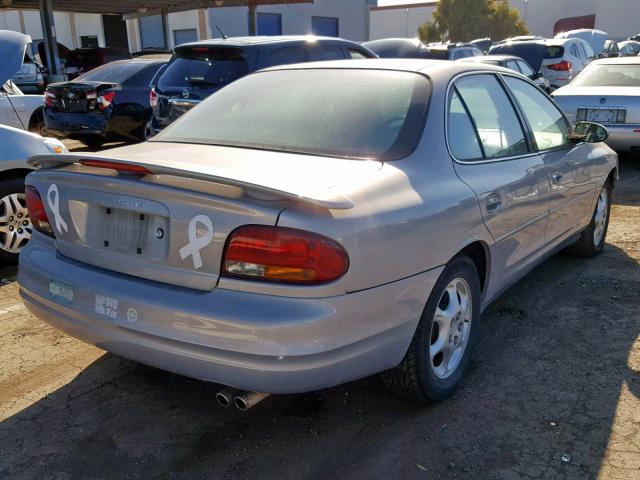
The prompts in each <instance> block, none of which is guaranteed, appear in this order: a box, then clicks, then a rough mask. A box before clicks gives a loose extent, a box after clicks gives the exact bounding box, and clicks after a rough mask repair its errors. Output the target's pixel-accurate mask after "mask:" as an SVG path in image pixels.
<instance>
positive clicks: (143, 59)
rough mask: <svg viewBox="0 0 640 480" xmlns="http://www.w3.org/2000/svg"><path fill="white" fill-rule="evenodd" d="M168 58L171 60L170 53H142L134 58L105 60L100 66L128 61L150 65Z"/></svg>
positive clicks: (165, 60) (164, 61) (126, 62)
mask: <svg viewBox="0 0 640 480" xmlns="http://www.w3.org/2000/svg"><path fill="white" fill-rule="evenodd" d="M169 60H171V55H144V56H140V57H136V58H125V59H123V60H114V61H112V62H107V63H105V64H104V65H100V67H105V66H108V65H123V64H129V63H139V64H142V65H145V64H147V65H151V64H153V63H168V62H169Z"/></svg>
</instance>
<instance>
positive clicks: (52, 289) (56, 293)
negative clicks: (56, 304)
mask: <svg viewBox="0 0 640 480" xmlns="http://www.w3.org/2000/svg"><path fill="white" fill-rule="evenodd" d="M49 295H51V296H52V297H53V298H55V299H56V300H60V301H62V302H65V303H71V302H73V287H71V286H69V285H65V284H64V283H60V282H55V281H53V280H50V281H49Z"/></svg>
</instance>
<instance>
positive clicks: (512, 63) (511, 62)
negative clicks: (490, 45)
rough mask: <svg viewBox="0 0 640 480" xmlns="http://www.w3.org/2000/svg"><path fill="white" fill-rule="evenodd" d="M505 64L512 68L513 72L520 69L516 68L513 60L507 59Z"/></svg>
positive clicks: (516, 65)
mask: <svg viewBox="0 0 640 480" xmlns="http://www.w3.org/2000/svg"><path fill="white" fill-rule="evenodd" d="M505 65H506V67H507V68H508V69H510V70H513V71H515V72H520V69H519V68H518V64H517V63H516V61H515V60H507V63H506V64H505Z"/></svg>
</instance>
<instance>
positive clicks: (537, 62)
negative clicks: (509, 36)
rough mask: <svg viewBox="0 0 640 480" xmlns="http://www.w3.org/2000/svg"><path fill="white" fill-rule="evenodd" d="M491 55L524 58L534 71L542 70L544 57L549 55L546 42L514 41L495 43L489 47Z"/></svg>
mask: <svg viewBox="0 0 640 480" xmlns="http://www.w3.org/2000/svg"><path fill="white" fill-rule="evenodd" d="M489 55H513V56H515V57H520V58H522V59H524V60H525V61H526V62H527V63H528V64H529V65H531V68H533V70H534V71H536V72H537V71H538V70H540V66H541V65H542V60H543V58H550V57H547V56H546V55H547V46H546V45H545V44H544V43H520V42H513V43H507V44H504V45H495V46H493V47H491V49H489Z"/></svg>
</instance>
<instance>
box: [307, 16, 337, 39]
mask: <svg viewBox="0 0 640 480" xmlns="http://www.w3.org/2000/svg"><path fill="white" fill-rule="evenodd" d="M311 32H313V34H314V35H320V36H323V37H339V36H340V21H339V19H338V18H335V17H311Z"/></svg>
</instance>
